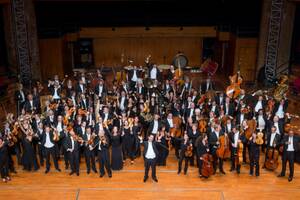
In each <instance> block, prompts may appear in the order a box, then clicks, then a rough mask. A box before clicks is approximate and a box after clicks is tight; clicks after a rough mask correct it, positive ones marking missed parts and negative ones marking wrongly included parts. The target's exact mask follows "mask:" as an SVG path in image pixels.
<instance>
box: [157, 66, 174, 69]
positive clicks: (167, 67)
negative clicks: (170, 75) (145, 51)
mask: <svg viewBox="0 0 300 200" xmlns="http://www.w3.org/2000/svg"><path fill="white" fill-rule="evenodd" d="M157 68H158V69H159V70H168V69H170V68H171V65H158V66H157Z"/></svg>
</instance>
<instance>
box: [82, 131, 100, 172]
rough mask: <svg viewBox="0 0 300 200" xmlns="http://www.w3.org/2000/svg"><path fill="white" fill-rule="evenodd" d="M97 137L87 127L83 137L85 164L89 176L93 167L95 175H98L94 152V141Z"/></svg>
mask: <svg viewBox="0 0 300 200" xmlns="http://www.w3.org/2000/svg"><path fill="white" fill-rule="evenodd" d="M95 137H96V135H95V133H92V129H91V127H89V126H88V127H86V130H85V134H83V135H82V139H83V141H84V144H83V145H84V157H85V164H86V169H87V174H89V173H90V171H91V165H92V170H93V172H95V173H98V172H97V170H96V164H95V152H94V139H93V138H95Z"/></svg>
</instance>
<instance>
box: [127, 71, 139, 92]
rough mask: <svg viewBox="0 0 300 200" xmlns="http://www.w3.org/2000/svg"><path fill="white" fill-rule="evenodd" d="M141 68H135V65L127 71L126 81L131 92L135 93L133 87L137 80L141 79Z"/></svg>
mask: <svg viewBox="0 0 300 200" xmlns="http://www.w3.org/2000/svg"><path fill="white" fill-rule="evenodd" d="M142 70H143V69H142V66H141V67H140V68H137V66H136V65H134V66H133V68H132V69H130V70H129V71H128V74H127V75H128V80H129V86H130V90H131V91H135V86H136V83H137V81H138V79H139V78H141V72H142Z"/></svg>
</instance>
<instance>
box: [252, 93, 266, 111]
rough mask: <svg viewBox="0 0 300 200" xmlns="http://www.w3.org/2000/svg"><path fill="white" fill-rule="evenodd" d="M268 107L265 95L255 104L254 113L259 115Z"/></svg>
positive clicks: (259, 97)
mask: <svg viewBox="0 0 300 200" xmlns="http://www.w3.org/2000/svg"><path fill="white" fill-rule="evenodd" d="M265 107H266V101H265V100H264V97H263V95H259V96H258V99H257V100H256V101H255V102H254V112H255V113H256V114H257V113H258V112H259V111H260V110H262V109H264V108H265Z"/></svg>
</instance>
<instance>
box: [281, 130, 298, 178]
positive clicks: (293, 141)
mask: <svg viewBox="0 0 300 200" xmlns="http://www.w3.org/2000/svg"><path fill="white" fill-rule="evenodd" d="M299 142H300V138H299V136H295V135H294V131H293V130H292V129H291V130H289V132H288V135H284V136H283V138H282V141H281V143H280V144H282V145H283V155H282V170H281V173H280V174H279V175H278V177H284V176H285V171H286V163H287V161H289V167H290V174H289V178H288V181H289V182H291V181H292V180H293V177H294V159H295V152H297V151H298V147H299V146H298V145H299Z"/></svg>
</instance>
